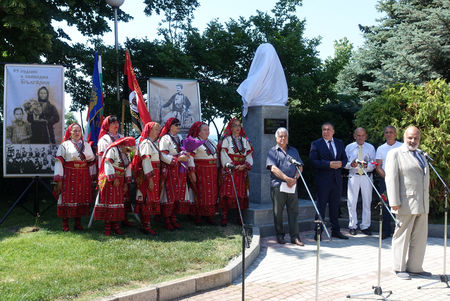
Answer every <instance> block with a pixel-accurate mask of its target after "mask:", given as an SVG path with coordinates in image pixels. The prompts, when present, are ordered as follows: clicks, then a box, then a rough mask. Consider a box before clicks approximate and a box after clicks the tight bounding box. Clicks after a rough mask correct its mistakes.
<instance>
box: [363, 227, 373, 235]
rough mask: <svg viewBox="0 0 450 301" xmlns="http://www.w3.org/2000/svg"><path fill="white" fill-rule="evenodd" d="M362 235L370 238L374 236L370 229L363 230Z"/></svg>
mask: <svg viewBox="0 0 450 301" xmlns="http://www.w3.org/2000/svg"><path fill="white" fill-rule="evenodd" d="M361 233H363V234H366V235H369V236H370V235H372V231H371V230H370V229H369V228H367V229H364V230H361Z"/></svg>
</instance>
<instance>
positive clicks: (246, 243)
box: [229, 166, 250, 301]
mask: <svg viewBox="0 0 450 301" xmlns="http://www.w3.org/2000/svg"><path fill="white" fill-rule="evenodd" d="M230 167H231V166H230ZM233 169H234V166H233V167H232V168H229V170H230V175H231V182H232V183H233V189H234V194H235V196H236V203H237V209H238V212H239V218H240V220H241V228H242V301H244V296H245V249H246V248H250V243H249V241H248V237H247V230H246V229H245V223H244V219H243V218H242V211H241V205H240V204H239V198H238V194H237V190H236V185H235V184H234V176H233Z"/></svg>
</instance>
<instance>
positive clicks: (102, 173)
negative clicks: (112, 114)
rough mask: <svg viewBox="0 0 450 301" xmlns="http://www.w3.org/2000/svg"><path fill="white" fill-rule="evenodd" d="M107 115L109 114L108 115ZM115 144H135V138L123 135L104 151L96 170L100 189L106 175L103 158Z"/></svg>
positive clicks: (102, 186) (103, 184)
mask: <svg viewBox="0 0 450 301" xmlns="http://www.w3.org/2000/svg"><path fill="white" fill-rule="evenodd" d="M108 117H109V116H108ZM116 146H136V140H134V138H133V137H123V138H120V139H118V140H116V141H115V142H113V143H112V144H111V145H110V146H109V147H108V148H107V149H106V151H105V153H104V155H103V157H102V162H101V163H100V170H99V172H98V187H100V190H102V189H103V188H104V187H105V184H106V175H105V158H106V154H107V153H108V151H109V150H110V149H111V148H113V147H116Z"/></svg>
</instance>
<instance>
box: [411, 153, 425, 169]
mask: <svg viewBox="0 0 450 301" xmlns="http://www.w3.org/2000/svg"><path fill="white" fill-rule="evenodd" d="M413 154H414V157H416V159H417V161H419V165H420V167H422V169H425V162H423V160H422V158H421V157H420V156H419V154H418V153H417V151H413Z"/></svg>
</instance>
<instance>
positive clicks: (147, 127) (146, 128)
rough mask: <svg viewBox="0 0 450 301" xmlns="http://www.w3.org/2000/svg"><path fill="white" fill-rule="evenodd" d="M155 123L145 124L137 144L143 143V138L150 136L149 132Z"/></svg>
mask: <svg viewBox="0 0 450 301" xmlns="http://www.w3.org/2000/svg"><path fill="white" fill-rule="evenodd" d="M155 124H156V122H153V121H151V122H147V123H146V124H145V126H144V129H143V130H142V133H141V139H139V143H141V142H142V141H144V139H145V138H147V137H148V136H149V135H150V132H151V131H152V129H153V127H154V126H155Z"/></svg>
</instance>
